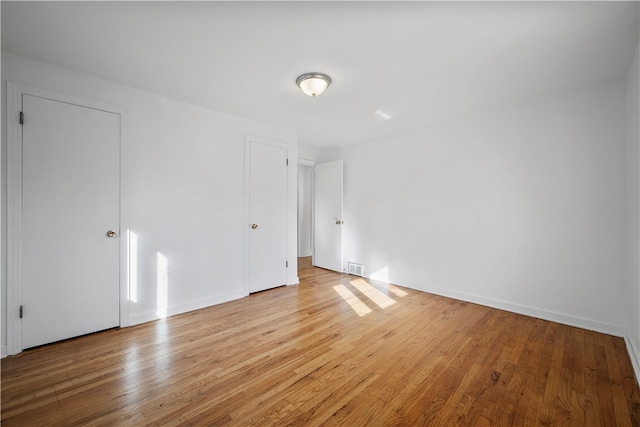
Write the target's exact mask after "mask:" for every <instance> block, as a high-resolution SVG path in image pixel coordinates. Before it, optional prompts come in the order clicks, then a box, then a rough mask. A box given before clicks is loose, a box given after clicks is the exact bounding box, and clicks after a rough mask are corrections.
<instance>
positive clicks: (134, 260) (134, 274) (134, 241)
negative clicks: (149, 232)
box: [129, 230, 138, 302]
mask: <svg viewBox="0 0 640 427" xmlns="http://www.w3.org/2000/svg"><path fill="white" fill-rule="evenodd" d="M129 301H131V302H138V235H137V234H136V233H134V232H133V231H131V230H129Z"/></svg>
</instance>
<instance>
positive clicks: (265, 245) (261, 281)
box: [248, 141, 288, 292]
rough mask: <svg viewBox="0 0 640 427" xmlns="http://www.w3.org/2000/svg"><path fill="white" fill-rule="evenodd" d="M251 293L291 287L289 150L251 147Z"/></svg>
mask: <svg viewBox="0 0 640 427" xmlns="http://www.w3.org/2000/svg"><path fill="white" fill-rule="evenodd" d="M249 150H250V153H249V156H250V166H249V167H250V172H249V180H250V183H249V195H250V196H249V219H250V223H249V224H248V225H249V227H250V231H249V292H258V291H262V290H265V289H270V288H275V287H277V286H282V285H284V284H286V283H287V171H288V162H287V150H286V149H285V148H283V147H278V146H274V145H269V144H263V143H260V142H255V141H251V142H250V143H249Z"/></svg>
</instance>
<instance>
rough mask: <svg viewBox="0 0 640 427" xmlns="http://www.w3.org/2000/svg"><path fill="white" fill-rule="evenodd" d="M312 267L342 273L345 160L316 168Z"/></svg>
mask: <svg viewBox="0 0 640 427" xmlns="http://www.w3.org/2000/svg"><path fill="white" fill-rule="evenodd" d="M314 194H315V203H314V252H313V265H315V266H316V267H322V268H326V269H329V270H334V271H339V272H342V225H343V224H344V221H343V219H342V160H336V161H333V162H329V163H321V164H318V165H316V166H315V192H314Z"/></svg>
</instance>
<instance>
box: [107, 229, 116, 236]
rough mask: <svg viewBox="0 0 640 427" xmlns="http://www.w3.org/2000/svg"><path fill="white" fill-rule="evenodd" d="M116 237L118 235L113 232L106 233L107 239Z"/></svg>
mask: <svg viewBox="0 0 640 427" xmlns="http://www.w3.org/2000/svg"><path fill="white" fill-rule="evenodd" d="M117 235H118V233H116V232H115V231H113V230H109V231H107V237H116V236H117Z"/></svg>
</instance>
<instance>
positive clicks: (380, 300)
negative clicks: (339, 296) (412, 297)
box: [349, 279, 396, 308]
mask: <svg viewBox="0 0 640 427" xmlns="http://www.w3.org/2000/svg"><path fill="white" fill-rule="evenodd" d="M349 283H351V284H352V285H353V286H354V287H355V288H356V289H357V290H359V291H360V292H362V293H363V294H365V295H366V296H367V298H369V299H370V300H371V301H373V302H374V303H376V305H377V306H378V307H380V308H387V307H389V306H390V305H393V304H395V303H396V302H395V300H394V299H393V298H391V297H389V296H388V295H385V294H384V293H383V292H381V291H380V290H379V289H377V288H375V287H374V286H372V285H371V284H370V283H367V282H366V281H364V280H362V279H356V280H351V281H349Z"/></svg>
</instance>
